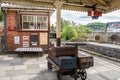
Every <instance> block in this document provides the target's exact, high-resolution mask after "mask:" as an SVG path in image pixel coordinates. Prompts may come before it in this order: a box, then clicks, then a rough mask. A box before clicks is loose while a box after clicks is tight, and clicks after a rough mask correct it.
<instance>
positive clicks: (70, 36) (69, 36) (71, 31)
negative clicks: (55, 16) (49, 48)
mask: <svg viewBox="0 0 120 80" xmlns="http://www.w3.org/2000/svg"><path fill="white" fill-rule="evenodd" d="M61 38H62V40H67V41H75V39H76V38H77V31H76V29H75V27H71V26H66V27H64V29H63V32H62V34H61Z"/></svg>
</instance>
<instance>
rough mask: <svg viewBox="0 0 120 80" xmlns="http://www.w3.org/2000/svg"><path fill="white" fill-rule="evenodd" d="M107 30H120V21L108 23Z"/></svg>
mask: <svg viewBox="0 0 120 80" xmlns="http://www.w3.org/2000/svg"><path fill="white" fill-rule="evenodd" d="M107 32H120V22H111V23H108V24H107Z"/></svg>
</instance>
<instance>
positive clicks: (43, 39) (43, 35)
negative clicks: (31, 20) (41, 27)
mask: <svg viewBox="0 0 120 80" xmlns="http://www.w3.org/2000/svg"><path fill="white" fill-rule="evenodd" d="M47 44H48V33H40V45H47Z"/></svg>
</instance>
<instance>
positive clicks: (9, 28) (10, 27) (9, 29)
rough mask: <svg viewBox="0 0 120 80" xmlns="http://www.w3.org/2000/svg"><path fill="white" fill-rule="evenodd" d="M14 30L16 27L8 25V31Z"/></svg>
mask: <svg viewBox="0 0 120 80" xmlns="http://www.w3.org/2000/svg"><path fill="white" fill-rule="evenodd" d="M15 30H16V27H13V26H9V27H8V31H15Z"/></svg>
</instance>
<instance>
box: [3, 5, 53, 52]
mask: <svg viewBox="0 0 120 80" xmlns="http://www.w3.org/2000/svg"><path fill="white" fill-rule="evenodd" d="M2 11H3V13H4V18H5V30H4V31H5V41H6V45H5V49H6V50H10V51H11V50H12V51H14V50H16V49H17V48H43V49H48V46H49V32H50V15H51V13H52V12H53V10H47V9H31V8H8V7H3V8H2Z"/></svg>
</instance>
